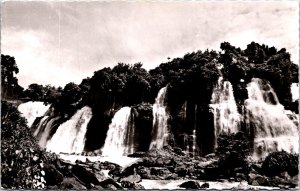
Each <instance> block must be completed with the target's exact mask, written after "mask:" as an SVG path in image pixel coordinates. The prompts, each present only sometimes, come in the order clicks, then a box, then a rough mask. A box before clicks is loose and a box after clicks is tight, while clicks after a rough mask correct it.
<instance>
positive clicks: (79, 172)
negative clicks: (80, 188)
mask: <svg viewBox="0 0 300 191" xmlns="http://www.w3.org/2000/svg"><path fill="white" fill-rule="evenodd" d="M72 173H73V175H74V177H76V178H78V179H79V180H80V181H81V182H83V183H84V184H86V185H89V184H91V183H92V184H94V185H97V184H98V183H99V181H98V179H97V177H96V176H95V174H94V173H92V172H90V171H89V170H87V169H86V168H85V167H83V166H81V165H78V164H77V165H75V166H73V168H72Z"/></svg>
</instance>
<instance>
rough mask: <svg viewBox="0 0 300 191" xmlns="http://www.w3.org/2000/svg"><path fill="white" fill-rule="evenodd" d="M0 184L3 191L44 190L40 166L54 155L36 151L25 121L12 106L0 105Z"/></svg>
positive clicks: (2, 103)
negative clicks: (9, 190)
mask: <svg viewBox="0 0 300 191" xmlns="http://www.w3.org/2000/svg"><path fill="white" fill-rule="evenodd" d="M1 106H2V108H1V123H2V125H1V184H2V186H3V187H4V188H12V189H37V188H45V186H46V182H45V179H44V175H45V172H44V171H43V167H44V165H46V164H47V163H51V160H52V158H53V157H55V156H54V155H50V154H47V153H46V152H44V151H42V150H40V148H39V147H38V144H37V142H36V141H35V138H34V137H33V136H32V134H31V132H30V130H29V128H28V126H27V125H26V120H25V119H24V118H23V117H21V115H20V113H19V111H18V110H17V109H16V107H14V106H13V105H12V104H10V103H8V102H5V101H2V102H1Z"/></svg>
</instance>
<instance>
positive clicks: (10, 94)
mask: <svg viewBox="0 0 300 191" xmlns="http://www.w3.org/2000/svg"><path fill="white" fill-rule="evenodd" d="M220 48H221V50H222V52H216V51H214V50H211V51H209V50H206V51H204V52H202V51H201V50H199V51H197V52H192V53H187V54H185V55H184V56H183V57H182V58H175V59H173V60H170V61H168V62H166V63H162V64H160V65H159V66H157V67H156V68H154V69H152V70H150V71H149V72H148V71H147V70H145V69H144V68H143V67H142V64H141V63H136V64H133V65H131V64H124V63H118V64H117V65H116V66H114V67H112V68H110V67H106V68H103V69H100V70H98V71H95V72H94V75H93V76H92V77H91V78H89V77H87V78H85V79H83V80H82V82H81V83H80V84H75V83H73V82H70V83H68V84H66V85H65V86H64V87H63V88H62V87H57V88H56V87H54V86H51V85H41V84H37V83H33V84H30V85H29V86H28V88H27V89H24V88H23V87H21V86H20V85H19V84H18V79H17V78H16V76H15V75H16V74H18V72H19V69H18V67H17V64H16V61H15V59H14V57H11V56H9V55H1V72H2V76H1V77H2V79H1V80H2V83H1V91H2V99H19V98H26V99H30V100H33V101H43V102H46V103H49V104H53V105H54V106H55V107H57V108H59V109H61V110H64V108H69V107H70V106H74V107H76V105H82V104H86V105H93V106H98V105H104V106H103V107H105V105H108V104H107V102H111V103H113V105H114V106H118V105H134V104H138V103H141V102H154V99H155V97H156V94H157V92H158V91H159V89H160V88H162V87H164V86H166V85H167V84H169V89H170V92H171V93H170V95H171V94H172V92H173V94H175V93H176V94H175V95H177V96H176V97H174V98H170V101H171V102H177V101H179V100H180V99H188V97H191V96H192V94H194V93H195V92H194V91H195V87H196V86H197V85H199V84H200V86H206V89H208V91H204V92H203V93H207V92H209V91H211V89H212V87H213V85H214V84H215V83H216V80H217V79H218V77H219V76H220V75H223V76H224V78H225V79H227V80H229V81H230V82H231V83H232V84H233V87H234V89H235V90H236V91H235V97H236V99H237V101H238V102H239V101H242V100H244V99H246V97H247V95H245V92H243V91H244V88H241V87H240V86H241V84H240V80H241V79H244V80H245V82H249V81H250V80H251V78H252V77H259V78H263V79H266V80H268V81H270V83H271V84H272V86H273V88H274V90H275V92H276V93H277V95H278V97H279V100H280V102H281V103H282V104H283V105H285V106H287V105H289V104H290V103H291V93H290V89H289V88H290V85H291V83H298V65H296V64H294V63H292V61H291V60H290V54H289V53H288V52H286V49H285V48H282V49H280V50H277V49H276V48H275V47H268V46H267V45H264V44H263V45H260V44H258V43H255V42H251V43H250V44H249V45H247V48H246V49H245V50H241V49H240V48H236V47H234V46H232V45H230V43H228V42H223V43H221V45H220ZM220 63H221V64H223V66H224V67H223V68H222V72H221V73H222V74H220V71H219V70H218V69H217V66H218V65H219V64H220ZM204 89H205V88H204ZM240 90H241V91H240ZM207 96H208V95H205V94H202V95H200V97H201V98H200V99H202V97H204V98H203V99H205V102H207V99H208V97H207ZM206 97H207V98H206ZM191 99H196V98H191ZM197 99H199V98H197ZM109 105H110V106H111V104H109ZM107 107H108V106H107ZM69 109H70V108H69ZM73 109H74V108H73ZM73 109H71V110H73Z"/></svg>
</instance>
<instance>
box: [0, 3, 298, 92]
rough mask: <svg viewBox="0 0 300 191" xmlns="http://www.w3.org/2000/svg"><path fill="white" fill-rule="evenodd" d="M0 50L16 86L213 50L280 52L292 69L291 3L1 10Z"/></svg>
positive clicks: (12, 6) (294, 27)
mask: <svg viewBox="0 0 300 191" xmlns="http://www.w3.org/2000/svg"><path fill="white" fill-rule="evenodd" d="M1 9H2V10H1V13H2V27H1V33H2V34H1V35H2V36H1V51H2V54H8V55H11V56H14V57H15V59H16V62H17V65H18V66H19V69H20V73H19V74H18V78H19V83H20V84H21V85H22V86H23V87H25V88H27V86H28V85H29V84H31V83H39V84H52V85H55V86H58V85H60V86H64V85H65V84H66V83H68V82H75V83H80V82H81V80H82V79H83V78H85V77H87V76H92V75H93V72H94V71H95V70H99V69H101V68H103V67H107V66H114V65H116V64H117V63H118V62H124V63H131V64H133V63H136V62H142V63H143V65H144V67H145V68H146V69H151V68H154V67H156V66H157V65H159V64H160V63H162V62H166V61H167V58H168V57H171V58H175V57H182V56H183V55H184V54H185V53H187V52H192V51H196V50H199V49H200V50H205V49H206V48H208V49H214V50H217V51H218V50H219V47H220V43H221V42H223V41H228V42H230V43H231V44H232V45H235V46H239V47H241V48H243V49H244V48H245V47H246V45H247V44H249V43H250V42H251V41H255V42H259V43H264V44H267V45H269V46H275V47H277V48H283V47H284V48H286V49H287V51H288V52H290V53H291V55H292V60H293V62H294V63H297V64H298V62H299V47H298V46H299V34H298V32H299V31H298V29H299V5H298V2H291V1H286V2H265V3H261V2H258V1H253V2H223V1H221V2H216V1H215V2H211V1H210V2H195V1H180V2H178V1H176V2H172V1H168V2H161V1H160V2H158V1H157V2H155V1H152V2H126V1H123V2H100V1H98V2H97V1H92V2H88V1H86V2H22V1H17V2H12V1H8V2H5V3H2V6H1Z"/></svg>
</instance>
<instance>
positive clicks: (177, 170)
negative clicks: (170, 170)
mask: <svg viewBox="0 0 300 191" xmlns="http://www.w3.org/2000/svg"><path fill="white" fill-rule="evenodd" d="M174 172H175V173H176V174H177V175H178V176H179V177H185V176H186V175H187V172H188V170H187V169H186V166H179V167H176V168H175V169H174Z"/></svg>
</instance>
